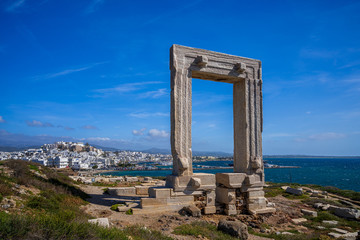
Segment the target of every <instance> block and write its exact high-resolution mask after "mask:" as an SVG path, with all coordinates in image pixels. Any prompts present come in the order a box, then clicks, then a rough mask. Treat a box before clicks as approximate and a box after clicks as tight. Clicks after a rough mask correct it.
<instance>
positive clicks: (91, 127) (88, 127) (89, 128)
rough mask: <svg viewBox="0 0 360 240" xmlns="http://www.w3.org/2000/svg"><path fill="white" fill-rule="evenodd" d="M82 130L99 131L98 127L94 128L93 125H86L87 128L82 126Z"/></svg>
mask: <svg viewBox="0 0 360 240" xmlns="http://www.w3.org/2000/svg"><path fill="white" fill-rule="evenodd" d="M81 128H82V129H85V130H97V129H98V128H97V127H96V126H93V125H85V126H82V127H81Z"/></svg>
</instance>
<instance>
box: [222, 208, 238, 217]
mask: <svg viewBox="0 0 360 240" xmlns="http://www.w3.org/2000/svg"><path fill="white" fill-rule="evenodd" d="M224 213H225V214H226V215H228V216H230V215H236V214H237V211H236V210H229V209H224Z"/></svg>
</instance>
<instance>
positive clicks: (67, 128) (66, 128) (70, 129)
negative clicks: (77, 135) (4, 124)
mask: <svg viewBox="0 0 360 240" xmlns="http://www.w3.org/2000/svg"><path fill="white" fill-rule="evenodd" d="M64 129H65V130H67V131H73V130H75V128H72V127H68V126H65V127H64Z"/></svg>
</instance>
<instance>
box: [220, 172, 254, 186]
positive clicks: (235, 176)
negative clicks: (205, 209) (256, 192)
mask: <svg viewBox="0 0 360 240" xmlns="http://www.w3.org/2000/svg"><path fill="white" fill-rule="evenodd" d="M246 176H247V175H246V174H245V173H216V184H218V185H219V184H221V185H223V186H225V187H227V188H240V187H241V186H242V185H243V184H244V180H245V178H246Z"/></svg>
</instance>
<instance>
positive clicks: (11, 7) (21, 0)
mask: <svg viewBox="0 0 360 240" xmlns="http://www.w3.org/2000/svg"><path fill="white" fill-rule="evenodd" d="M24 4H25V0H17V1H13V2H12V4H10V5H9V6H8V7H7V8H6V11H7V12H15V11H16V10H17V9H18V8H20V7H22V6H24Z"/></svg>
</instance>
